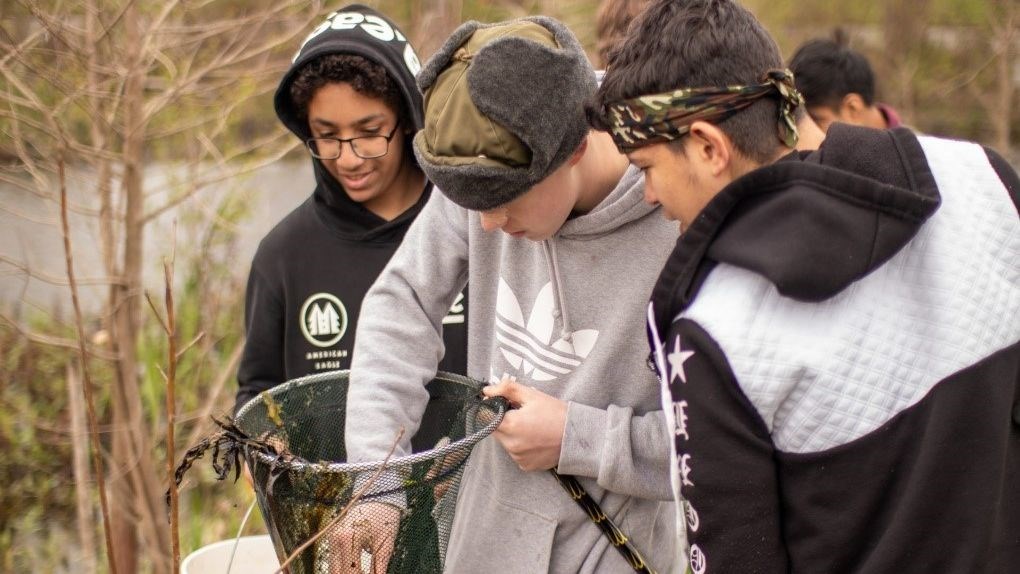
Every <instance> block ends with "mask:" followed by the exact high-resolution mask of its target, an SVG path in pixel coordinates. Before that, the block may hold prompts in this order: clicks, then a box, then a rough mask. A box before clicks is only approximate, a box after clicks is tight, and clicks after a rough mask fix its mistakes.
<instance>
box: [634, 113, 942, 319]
mask: <svg viewBox="0 0 1020 574" xmlns="http://www.w3.org/2000/svg"><path fill="white" fill-rule="evenodd" d="M939 202H940V198H939V192H938V187H937V186H936V183H935V178H934V176H933V175H932V173H931V169H930V168H929V167H928V163H927V160H926V159H925V155H924V151H923V150H922V149H921V145H920V143H919V142H918V141H917V138H916V137H915V136H914V134H913V133H911V132H910V131H909V130H907V129H905V128H898V129H895V130H873V129H868V128H860V127H851V126H848V125H845V124H833V126H832V127H831V128H830V129H829V132H828V134H827V136H826V139H825V142H824V143H823V145H822V146H821V148H819V150H818V151H816V152H811V153H797V152H794V153H791V154H789V155H788V156H786V157H784V158H783V159H781V160H780V161H778V162H776V163H774V164H771V165H768V166H765V167H762V168H760V169H757V170H754V171H752V172H750V173H748V174H746V175H744V176H743V177H741V178H739V179H737V180H735V181H733V182H732V183H731V184H730V185H728V186H727V187H726V188H724V189H723V190H722V191H721V192H720V193H719V194H718V195H717V196H716V197H715V198H713V199H712V201H711V202H709V204H708V205H707V206H706V207H705V209H703V210H702V212H701V213H700V214H699V215H698V217H697V218H696V219H695V221H694V222H693V223H692V224H691V226H690V229H688V230H686V231H685V232H684V234H683V235H682V236H681V237H680V239H679V241H678V242H677V245H676V247H675V248H674V250H673V253H672V255H671V256H670V259H669V261H668V262H667V264H666V267H665V269H663V272H662V274H661V275H660V277H659V281H658V283H657V284H656V286H655V292H654V293H653V302H654V306H655V312H656V323H657V324H658V326H659V328H660V331H659V332H665V328H666V327H668V326H669V324H670V323H671V322H672V320H673V318H674V317H675V316H676V315H677V314H679V313H680V312H681V311H683V310H684V309H686V308H687V306H688V305H689V304H690V303H691V301H693V299H694V296H695V295H696V294H697V290H698V288H699V287H700V285H701V283H702V282H703V280H704V279H705V277H707V275H708V273H709V272H710V271H711V269H712V267H713V266H714V265H715V264H716V263H727V264H731V265H735V266H737V267H741V268H744V269H748V270H751V271H754V272H756V273H759V274H761V275H763V276H765V277H767V278H768V279H769V280H770V281H771V282H772V283H773V284H775V285H776V288H777V289H778V291H779V293H780V294H782V295H784V296H786V297H790V298H793V299H797V300H800V301H823V300H825V299H828V298H830V297H832V296H834V295H836V294H837V293H839V292H840V291H842V290H843V289H845V288H846V287H848V286H849V285H851V284H852V283H853V282H855V281H857V280H859V279H861V278H862V277H864V276H865V275H867V274H868V273H870V272H871V271H872V270H874V269H876V268H878V267H879V266H881V265H882V264H883V263H885V262H886V261H888V260H889V258H891V257H892V256H893V255H895V254H896V253H897V252H898V251H899V250H900V249H902V248H903V246H904V245H906V244H907V243H908V242H909V241H910V240H911V239H912V238H913V237H914V235H915V234H916V233H917V230H918V229H919V228H920V227H921V225H922V224H923V223H924V222H925V221H926V220H927V219H928V217H930V216H931V215H932V214H933V213H934V212H935V210H936V209H938V206H939Z"/></svg>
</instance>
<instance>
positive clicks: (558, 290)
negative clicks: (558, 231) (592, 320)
mask: <svg viewBox="0 0 1020 574" xmlns="http://www.w3.org/2000/svg"><path fill="white" fill-rule="evenodd" d="M542 249H543V250H544V251H545V261H546V264H547V265H548V266H549V278H550V280H551V281H552V287H553V299H554V300H553V315H554V316H555V317H558V318H560V319H561V321H560V323H561V324H562V329H561V330H560V337H562V338H563V340H564V341H568V342H570V337H571V335H573V330H572V329H571V328H570V316H569V315H568V314H567V307H566V305H564V301H565V300H566V298H565V297H564V296H563V281H562V280H561V279H560V264H559V261H558V260H557V259H556V244H555V243H553V240H552V238H549V239H546V240H544V241H542Z"/></svg>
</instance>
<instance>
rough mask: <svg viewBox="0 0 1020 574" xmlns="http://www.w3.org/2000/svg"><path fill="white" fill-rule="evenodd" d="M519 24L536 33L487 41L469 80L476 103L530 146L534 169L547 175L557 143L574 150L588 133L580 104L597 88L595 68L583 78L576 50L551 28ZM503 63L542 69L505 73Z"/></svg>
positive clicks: (469, 71) (475, 59)
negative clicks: (562, 42)
mask: <svg viewBox="0 0 1020 574" xmlns="http://www.w3.org/2000/svg"><path fill="white" fill-rule="evenodd" d="M523 24H526V25H527V26H528V27H529V30H528V31H529V32H532V31H534V33H533V34H529V35H524V34H522V33H518V34H515V35H514V36H513V37H509V38H502V39H500V40H498V41H494V42H491V43H489V44H488V45H487V46H485V48H484V49H483V50H481V52H480V53H479V54H478V55H477V56H475V58H474V64H473V65H472V66H471V68H470V69H469V70H468V74H467V75H468V78H467V81H468V87H469V89H470V93H471V99H472V100H473V101H474V104H475V105H476V106H477V108H478V109H479V110H480V111H481V112H482V113H483V114H485V115H486V116H488V117H489V118H491V119H493V120H495V121H496V122H497V123H498V124H500V125H505V126H509V127H510V128H511V129H512V130H513V132H514V133H515V134H516V135H517V137H519V138H520V140H521V141H522V142H523V145H524V146H526V147H527V148H528V149H530V150H531V153H532V156H533V157H532V161H531V162H530V163H531V167H532V169H533V170H537V172H538V173H541V174H542V175H545V174H546V170H547V169H548V168H549V167H550V166H552V164H553V163H555V159H556V158H558V156H560V155H561V151H562V150H561V148H562V147H563V146H569V147H570V150H569V151H571V152H572V151H573V150H574V149H575V148H576V147H577V145H578V144H579V143H580V138H581V137H583V134H584V133H587V130H588V124H587V121H586V119H585V117H584V108H583V104H584V101H585V100H586V98H587V97H588V96H590V95H591V93H593V92H594V90H595V81H594V73H592V76H591V78H590V81H588V82H586V81H585V80H586V79H585V78H584V77H583V76H582V75H581V74H580V73H579V67H578V61H577V58H576V55H575V54H574V53H571V52H569V51H566V50H564V49H562V48H561V47H560V46H559V44H557V43H556V41H555V40H554V38H553V34H552V32H550V31H549V30H548V29H546V28H544V27H542V26H540V25H538V24H536V23H533V22H524V23H523ZM530 36H535V38H532V37H530ZM581 54H582V55H583V52H581ZM507 66H527V67H528V68H532V69H536V70H541V71H542V73H541V74H507V73H503V71H504V70H505V69H506V67H507ZM585 87H590V91H589V90H586V89H585ZM565 131H566V132H567V133H565Z"/></svg>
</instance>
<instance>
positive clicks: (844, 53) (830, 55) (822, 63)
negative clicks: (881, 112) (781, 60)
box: [790, 38, 875, 110]
mask: <svg viewBox="0 0 1020 574" xmlns="http://www.w3.org/2000/svg"><path fill="white" fill-rule="evenodd" d="M790 70H792V71H793V75H794V80H795V81H796V83H797V89H798V90H800V93H801V94H802V95H803V96H804V100H805V102H806V103H807V105H808V106H810V107H816V106H825V107H829V108H832V109H833V110H838V109H839V106H840V102H842V101H843V98H844V97H845V96H846V95H847V94H859V95H860V96H861V99H863V100H864V103H865V104H867V105H869V106H870V105H871V104H872V102H874V101H875V75H874V73H873V72H872V71H871V64H869V63H868V59H867V58H865V57H864V55H863V54H861V53H860V52H857V51H856V50H853V49H851V48H850V47H849V46H847V45H846V44H845V43H844V42H840V41H839V40H830V39H828V38H816V39H814V40H809V41H807V42H805V43H804V44H802V45H801V47H799V48H797V51H796V52H794V54H793V57H792V58H790Z"/></svg>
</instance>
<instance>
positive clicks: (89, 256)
mask: <svg viewBox="0 0 1020 574" xmlns="http://www.w3.org/2000/svg"><path fill="white" fill-rule="evenodd" d="M176 177H179V174H175V169H174V167H173V166H162V165H161V166H157V167H152V166H149V168H148V170H147V175H146V189H147V190H149V191H148V193H149V198H148V199H147V202H146V211H147V212H148V211H150V210H153V209H156V208H158V207H159V206H160V205H163V204H164V202H165V200H166V198H167V197H169V196H170V194H172V193H174V190H173V186H172V185H171V184H170V182H172V181H173V179H174V178H176ZM88 180H89V178H88V174H84V173H82V172H75V171H73V170H72V171H70V172H69V176H68V197H69V198H70V199H71V201H72V203H74V204H77V205H78V206H81V207H84V208H85V209H88V210H90V211H94V212H98V210H99V199H98V198H97V197H96V195H95V192H94V190H93V189H92V188H91V187H90V183H89V181H88ZM314 184H315V181H314V177H313V176H312V170H311V166H310V165H309V164H308V162H307V161H286V162H276V163H274V164H272V165H269V166H267V167H264V168H261V169H259V170H258V171H256V172H253V173H251V174H247V175H244V176H241V177H239V178H235V179H234V180H232V181H225V182H222V183H218V184H215V185H212V186H210V187H208V188H204V189H203V190H202V191H200V192H198V193H197V194H196V195H195V196H193V197H192V198H191V199H189V200H187V201H186V202H185V203H183V204H181V205H180V206H179V207H177V208H176V209H171V210H168V211H167V212H165V213H163V214H162V215H160V216H159V217H158V218H157V219H155V220H154V221H153V222H152V223H151V224H150V225H149V226H148V227H147V229H146V238H145V252H144V261H145V264H144V265H145V269H144V282H145V289H146V290H148V291H149V292H150V293H153V294H154V295H155V298H156V300H157V301H162V293H163V263H162V262H163V258H164V257H166V256H169V255H170V254H171V251H172V243H171V238H172V237H173V232H172V229H173V222H174V218H175V217H176V218H184V217H187V218H188V220H189V221H191V222H193V221H196V220H197V221H209V220H211V219H212V218H213V215H214V213H215V209H216V206H217V205H218V204H219V203H220V202H221V201H222V199H223V197H224V194H226V193H239V194H241V197H242V198H243V200H244V201H246V202H248V205H249V206H250V207H249V208H250V215H249V216H248V217H247V218H245V219H243V220H242V221H240V222H239V224H238V242H237V249H236V257H233V256H232V259H233V260H235V261H236V262H237V265H236V266H234V267H233V268H232V269H233V272H234V273H235V274H236V275H237V277H238V281H239V285H241V286H242V288H243V285H244V280H245V277H247V274H248V267H249V265H250V263H251V258H252V256H253V255H254V253H255V248H256V247H258V242H259V240H261V239H262V237H263V236H264V235H265V234H266V233H267V232H268V231H269V230H270V229H272V227H273V226H274V225H275V224H276V223H277V222H278V221H279V220H280V219H282V218H283V216H285V215H286V214H287V213H289V212H290V211H291V210H292V209H294V208H295V207H297V206H298V205H299V204H300V203H301V202H302V201H304V200H305V199H306V198H307V197H308V196H309V195H310V194H311V192H312V189H313V187H314ZM92 185H94V184H92ZM52 186H53V192H52V195H53V197H52V199H49V198H43V197H40V196H39V195H37V194H35V193H32V192H31V191H28V190H25V189H22V188H20V187H16V186H14V185H11V184H6V183H0V310H6V311H7V312H9V313H12V314H13V315H15V316H19V315H22V313H23V312H24V311H25V310H26V309H28V308H39V309H42V310H44V311H46V312H47V313H53V314H55V315H56V316H58V317H61V318H64V319H66V318H69V317H70V315H69V314H70V313H71V311H72V307H71V297H70V289H69V288H68V287H67V267H66V262H65V259H64V245H63V237H62V235H61V229H60V204H59V190H58V188H57V186H56V181H53V182H52ZM185 214H187V215H185ZM69 219H70V230H71V240H72V249H73V252H74V261H75V276H76V278H77V279H78V282H79V288H80V294H81V298H82V305H83V307H84V310H85V312H86V313H87V314H88V313H93V312H96V311H98V310H99V309H100V308H101V304H102V301H103V300H104V299H105V297H106V292H107V291H106V287H105V286H102V285H96V284H95V283H96V281H95V280H96V279H101V278H103V276H104V274H105V272H104V270H103V266H102V259H101V258H102V255H101V253H100V242H99V231H98V221H97V218H96V217H92V216H88V215H82V214H80V213H74V212H72V213H71V214H70V218H69ZM187 225H191V226H192V227H187V229H188V230H190V229H193V228H194V224H193V223H191V224H189V223H184V222H181V221H179V222H178V232H177V240H176V243H177V258H178V261H180V260H181V258H182V257H184V256H185V255H187V256H193V255H194V253H193V251H194V250H196V249H197V248H198V241H199V240H200V238H199V237H194V236H193V235H194V234H189V233H187V232H185V231H186V229H185V228H186V226H187ZM19 267H25V268H27V269H29V270H31V272H32V274H33V275H34V276H32V275H30V274H29V273H28V272H26V271H25V270H24V269H20V268H19ZM177 279H178V280H180V279H181V277H180V273H179V272H178V276H177ZM88 283H93V284H92V285H89V284H88Z"/></svg>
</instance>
